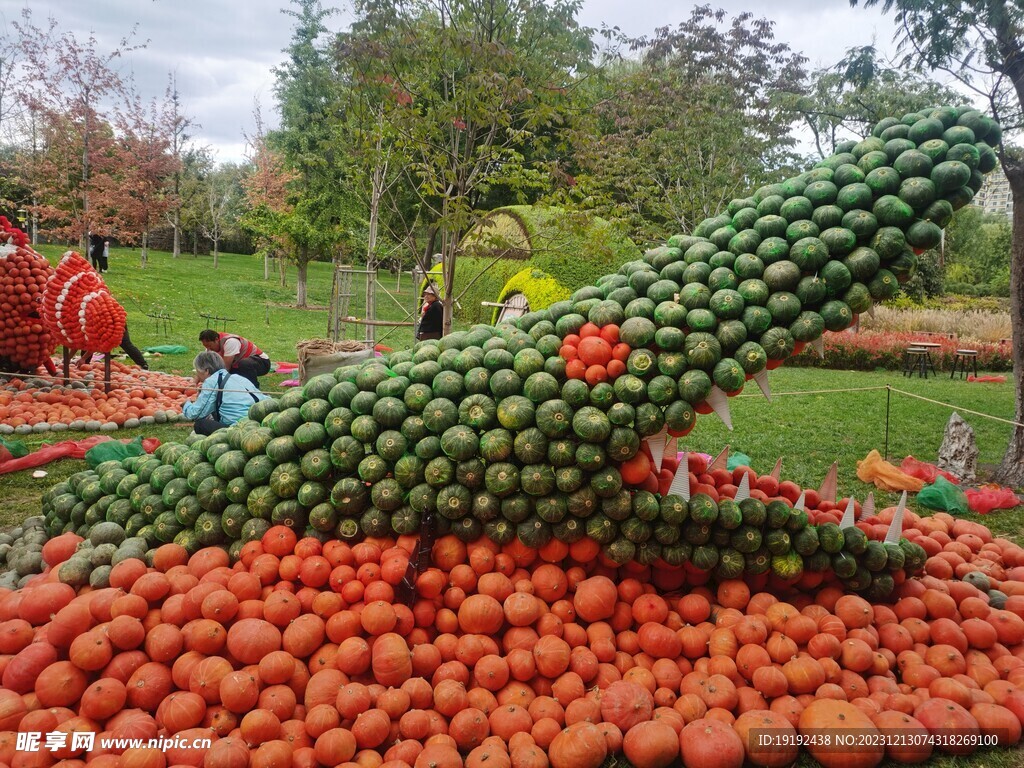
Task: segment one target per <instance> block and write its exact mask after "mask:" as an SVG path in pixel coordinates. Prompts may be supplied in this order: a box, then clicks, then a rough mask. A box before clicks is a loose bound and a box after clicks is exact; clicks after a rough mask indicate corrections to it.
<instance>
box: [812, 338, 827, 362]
mask: <svg viewBox="0 0 1024 768" xmlns="http://www.w3.org/2000/svg"><path fill="white" fill-rule="evenodd" d="M811 347H812V348H813V349H814V351H815V352H817V353H818V357H820V358H821V359H822V360H824V359H825V341H824V339H823V338H822V337H821V336H819V337H818V338H816V339H815V340H814V341H812V342H811Z"/></svg>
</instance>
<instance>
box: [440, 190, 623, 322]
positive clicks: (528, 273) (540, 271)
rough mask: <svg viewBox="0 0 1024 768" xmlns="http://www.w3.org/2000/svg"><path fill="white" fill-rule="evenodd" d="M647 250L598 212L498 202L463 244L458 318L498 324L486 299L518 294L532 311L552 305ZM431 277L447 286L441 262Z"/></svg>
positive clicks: (458, 277) (457, 272) (458, 278)
mask: <svg viewBox="0 0 1024 768" xmlns="http://www.w3.org/2000/svg"><path fill="white" fill-rule="evenodd" d="M640 255H641V254H640V249H639V248H637V246H636V244H635V243H633V241H632V240H630V239H629V237H627V236H626V235H625V233H624V232H623V231H622V230H621V229H620V228H619V227H617V226H616V225H614V224H612V223H611V222H609V221H607V220H605V219H602V218H600V217H598V216H593V215H590V214H587V213H581V212H575V211H567V210H565V209H563V208H555V207H547V206H537V205H516V206H508V207H505V208H497V209H495V210H493V211H491V212H490V213H488V214H487V215H486V216H485V217H484V218H483V219H482V220H481V221H480V223H479V224H477V225H476V226H475V227H473V229H471V230H470V231H469V232H468V233H467V234H466V236H465V237H463V238H462V242H460V243H459V255H458V260H457V261H456V263H455V293H456V297H457V298H459V307H458V308H457V309H456V313H457V317H458V319H459V320H460V321H463V322H466V323H467V324H472V323H493V322H496V321H497V319H498V316H499V314H500V313H501V308H500V307H494V306H485V305H483V304H482V302H492V303H494V302H505V301H508V300H510V299H512V298H513V297H515V296H522V297H525V300H526V303H527V304H528V310H530V311H533V310H537V309H544V308H546V307H547V306H549V305H550V304H552V303H554V302H556V301H559V300H561V299H564V298H566V297H568V296H569V294H571V293H572V292H573V291H574V290H576V289H577V288H579V287H580V286H583V285H590V284H591V283H593V281H594V280H596V279H597V278H598V277H600V276H601V275H603V274H606V273H607V272H608V271H609V270H614V269H615V268H617V266H618V265H619V264H622V263H624V262H626V261H631V260H633V259H638V258H640ZM577 256H578V258H576V257H577ZM567 257H568V258H567ZM430 279H431V280H432V281H433V282H434V283H435V284H437V285H438V286H439V287H440V286H442V285H443V284H444V281H443V278H442V276H441V265H439V264H438V265H435V266H434V268H433V269H431V274H430ZM424 286H425V284H424ZM519 303H521V300H520V302H519Z"/></svg>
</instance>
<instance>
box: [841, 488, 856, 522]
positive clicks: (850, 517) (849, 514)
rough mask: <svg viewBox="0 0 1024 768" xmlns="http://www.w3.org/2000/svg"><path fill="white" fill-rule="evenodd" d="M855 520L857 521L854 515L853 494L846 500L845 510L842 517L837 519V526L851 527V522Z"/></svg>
mask: <svg viewBox="0 0 1024 768" xmlns="http://www.w3.org/2000/svg"><path fill="white" fill-rule="evenodd" d="M856 522H857V521H856V519H855V516H854V507H853V496H851V497H850V500H849V501H848V502H846V511H845V512H843V519H842V520H840V521H839V527H840V528H852V527H853V524H854V523H856Z"/></svg>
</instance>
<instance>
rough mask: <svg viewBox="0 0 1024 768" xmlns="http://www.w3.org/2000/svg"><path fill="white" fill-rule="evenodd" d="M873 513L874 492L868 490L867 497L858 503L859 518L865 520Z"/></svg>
mask: <svg viewBox="0 0 1024 768" xmlns="http://www.w3.org/2000/svg"><path fill="white" fill-rule="evenodd" d="M874 514H875V492H874V491H868V497H867V498H866V499H864V503H863V504H861V505H860V519H861V520H865V519H867V518H869V517H871V516H872V515H874Z"/></svg>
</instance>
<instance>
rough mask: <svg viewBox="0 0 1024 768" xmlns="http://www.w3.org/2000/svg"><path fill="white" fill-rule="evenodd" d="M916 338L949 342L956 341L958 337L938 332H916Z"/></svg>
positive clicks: (953, 334)
mask: <svg viewBox="0 0 1024 768" xmlns="http://www.w3.org/2000/svg"><path fill="white" fill-rule="evenodd" d="M913 335H914V336H920V337H922V338H924V339H947V340H949V341H956V340H957V336H956V334H955V333H937V332H936V331H914V332H913Z"/></svg>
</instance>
